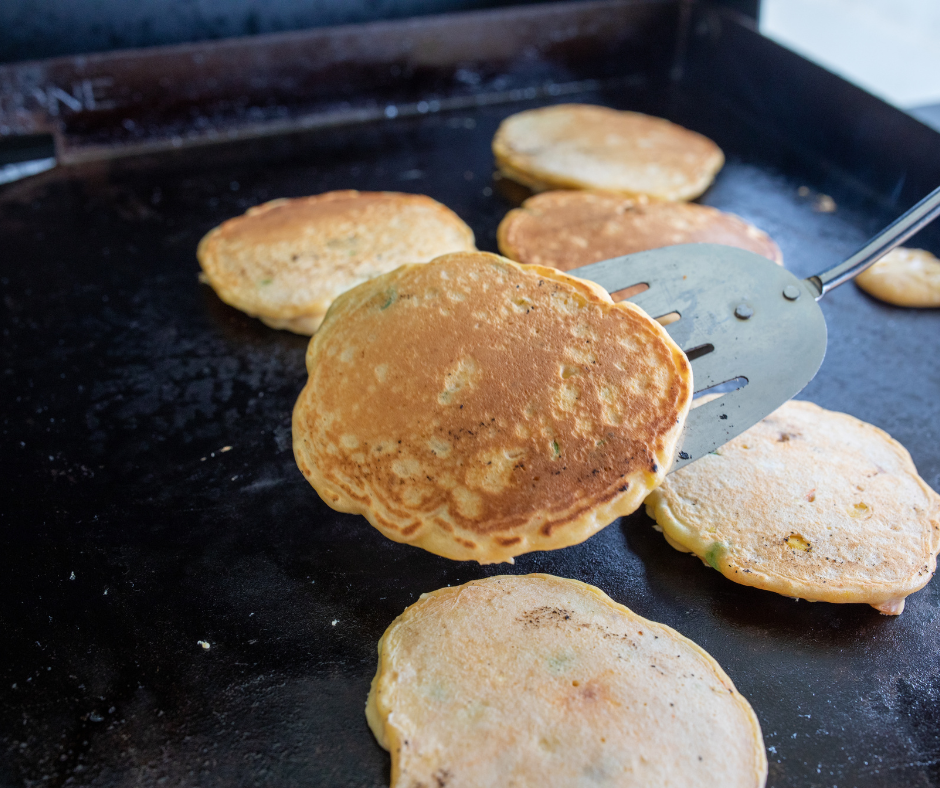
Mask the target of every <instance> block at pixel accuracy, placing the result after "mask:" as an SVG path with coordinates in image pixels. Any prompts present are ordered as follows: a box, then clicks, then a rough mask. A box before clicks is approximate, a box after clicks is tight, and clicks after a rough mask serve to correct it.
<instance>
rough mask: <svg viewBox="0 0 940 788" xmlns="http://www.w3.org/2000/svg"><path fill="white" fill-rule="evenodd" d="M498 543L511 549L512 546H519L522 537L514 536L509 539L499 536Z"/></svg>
mask: <svg viewBox="0 0 940 788" xmlns="http://www.w3.org/2000/svg"><path fill="white" fill-rule="evenodd" d="M496 541H497V542H498V543H499V544H501V545H502V546H503V547H509V546H510V545H514V544H519V542H521V541H522V537H520V536H512V537H508V538H507V537H504V536H497V537H496Z"/></svg>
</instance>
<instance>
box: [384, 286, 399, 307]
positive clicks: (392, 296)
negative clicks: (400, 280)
mask: <svg viewBox="0 0 940 788" xmlns="http://www.w3.org/2000/svg"><path fill="white" fill-rule="evenodd" d="M397 300H398V291H397V290H395V289H394V288H389V289H388V290H386V291H385V303H384V304H382V307H381V308H382V309H388V308H389V307H390V306H391V305H392V304H394V303H395V302H396V301H397Z"/></svg>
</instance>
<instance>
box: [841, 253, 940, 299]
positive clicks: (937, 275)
mask: <svg viewBox="0 0 940 788" xmlns="http://www.w3.org/2000/svg"><path fill="white" fill-rule="evenodd" d="M855 282H856V284H857V285H858V286H859V287H860V288H862V290H864V291H865V292H866V293H868V294H869V295H873V296H874V297H875V298H878V299H880V300H881V301H887V302H888V303H889V304H894V305H896V306H913V307H921V308H924V307H940V260H938V259H937V258H936V257H934V256H933V255H932V254H931V253H930V252H928V251H926V250H924V249H905V248H904V247H903V246H899V247H898V248H897V249H894V250H892V251H890V252H888V254H886V255H885V256H884V257H882V258H881V259H880V260H879V261H878V262H877V263H875V264H874V265H873V266H872V267H871V268H868V269H867V270H865V271H862V273H860V274H859V275H858V276H856V277H855Z"/></svg>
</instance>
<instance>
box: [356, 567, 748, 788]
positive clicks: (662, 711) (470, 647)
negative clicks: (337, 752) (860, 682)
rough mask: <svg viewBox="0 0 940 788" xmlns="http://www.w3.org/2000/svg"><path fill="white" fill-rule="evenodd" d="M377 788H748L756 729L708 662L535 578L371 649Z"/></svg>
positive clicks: (677, 638)
mask: <svg viewBox="0 0 940 788" xmlns="http://www.w3.org/2000/svg"><path fill="white" fill-rule="evenodd" d="M366 718H367V720H368V722H369V727H370V728H371V729H372V731H373V733H374V734H375V736H376V738H377V739H378V741H379V743H380V744H381V745H382V746H383V747H384V748H385V749H387V750H389V751H390V752H391V755H392V779H391V785H392V788H411V786H417V785H424V786H440V785H447V786H448V788H461V787H462V786H474V787H476V786H497V785H511V786H517V788H525V787H526V786H533V788H551V786H565V787H567V786H573V785H584V786H587V785H611V786H621V787H622V788H629V787H630V786H637V787H638V788H640V787H642V788H648V786H682V787H683V788H705V787H706V786H714V787H715V788H759V786H763V785H764V781H765V779H766V775H767V758H766V755H765V753H764V744H763V738H762V736H761V731H760V725H759V723H758V721H757V717H756V716H755V714H754V712H753V710H752V709H751V707H750V705H749V704H748V702H747V701H746V700H745V699H744V698H743V697H742V696H741V695H740V694H738V692H737V691H736V689H735V687H734V685H733V684H732V682H731V679H730V678H728V676H727V675H726V674H725V672H724V671H723V670H722V669H721V667H720V666H719V665H718V663H717V662H715V660H714V659H712V657H710V656H709V655H708V654H707V653H705V651H703V650H702V649H701V648H699V647H698V646H697V645H696V644H695V643H693V642H692V641H691V640H688V639H686V638H685V637H683V636H682V635H680V634H679V633H678V632H676V631H675V630H673V629H670V628H669V627H667V626H664V625H662V624H657V623H655V622H652V621H648V620H647V619H644V618H641V617H640V616H638V615H636V614H635V613H633V612H631V611H630V610H628V609H627V608H626V607H624V606H622V605H619V604H617V603H616V602H614V601H613V600H612V599H610V597H608V596H607V595H606V594H604V593H603V592H602V591H601V590H600V589H597V588H595V587H593V586H590V585H587V584H585V583H581V582H578V581H577V580H565V579H563V578H559V577H553V576H551V575H525V576H521V577H520V576H512V575H509V576H506V575H503V576H496V577H490V578H487V579H485V580H476V581H473V582H470V583H467V584H465V585H462V586H457V587H456V588H442V589H440V590H439V591H435V592H433V593H430V594H423V595H422V596H421V598H420V599H419V600H418V601H417V602H415V604H413V605H411V607H409V608H408V609H407V610H405V612H404V613H402V615H400V616H399V617H398V618H397V619H396V620H395V621H394V622H393V623H392V625H391V626H390V627H389V628H388V629H387V630H386V631H385V634H384V635H383V636H382V639H381V640H380V641H379V664H378V670H377V671H376V674H375V678H374V679H373V681H372V689H371V691H370V693H369V699H368V702H367V705H366Z"/></svg>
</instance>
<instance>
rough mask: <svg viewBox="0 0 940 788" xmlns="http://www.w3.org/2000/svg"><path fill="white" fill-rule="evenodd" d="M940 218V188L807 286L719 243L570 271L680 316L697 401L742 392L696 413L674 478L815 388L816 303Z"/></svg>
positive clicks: (820, 350)
mask: <svg viewBox="0 0 940 788" xmlns="http://www.w3.org/2000/svg"><path fill="white" fill-rule="evenodd" d="M938 214H940V188H938V189H936V190H935V191H933V192H932V193H931V194H930V195H929V196H927V197H925V198H924V199H923V200H921V201H920V202H919V203H918V204H917V205H915V206H914V207H913V208H911V210H909V211H908V212H907V213H905V214H904V215H903V216H902V217H901V218H899V219H898V220H897V221H895V222H894V223H893V224H891V225H890V226H889V227H887V228H886V229H885V230H883V231H882V232H881V233H879V234H878V235H876V236H875V237H874V238H872V239H871V240H870V241H869V242H868V243H867V244H866V245H865V246H864V247H862V248H861V249H860V250H859V251H858V252H856V253H855V254H854V255H852V256H851V257H850V258H849V259H848V260H846V261H845V262H844V263H842V264H840V265H837V266H835V267H834V268H830V269H829V270H828V271H824V272H822V273H821V274H816V275H815V276H811V277H809V278H808V279H798V278H797V277H796V276H794V275H793V274H791V273H790V272H789V271H787V270H786V269H784V268H782V267H781V266H779V265H777V264H776V263H773V262H771V261H770V260H768V259H766V258H764V257H761V256H760V255H757V254H754V253H753V252H746V251H744V250H743V249H736V248H734V247H730V246H719V245H717V244H684V245H681V246H668V247H665V248H663V249H654V250H651V251H648V252H640V253H638V254H631V255H626V256H625V257H615V258H613V259H611V260H604V261H603V262H600V263H593V264H591V265H586V266H583V267H581V268H577V269H574V270H572V271H568V273H570V274H573V275H574V276H580V277H582V278H584V279H590V280H592V281H594V282H597V283H598V284H599V285H601V286H602V287H604V288H606V289H607V291H608V292H611V293H613V292H616V291H618V290H623V289H626V288H628V287H631V286H634V285H643V284H645V285H648V289H647V290H644V291H643V292H641V293H638V294H637V295H634V296H632V297H630V298H629V300H630V301H631V302H633V303H634V304H637V305H638V306H640V307H642V308H643V309H644V310H645V311H646V312H647V313H648V314H649V315H651V316H653V317H662V316H664V315H669V314H671V313H673V312H678V313H679V315H680V317H679V319H678V320H677V321H676V322H674V323H671V324H669V325H668V326H667V328H666V330H667V331H668V332H669V334H670V335H671V336H672V338H673V339H674V340H675V341H676V342H677V343H678V345H679V346H680V347H681V348H682V349H683V350H684V351H685V352H686V354H687V355H688V356H689V360H690V361H691V362H692V373H693V376H694V384H695V391H696V393H698V392H701V391H704V390H705V389H710V388H713V387H715V386H717V385H719V384H722V383H729V382H731V381H735V382H737V383H738V384H740V385H741V387H740V388H737V389H736V390H734V391H731V392H729V393H727V394H725V395H724V396H721V397H719V398H718V399H715V400H712V401H711V402H707V403H705V404H704V405H701V406H699V407H697V408H693V410H692V411H691V412H690V413H689V417H688V420H687V421H686V427H685V435H684V437H683V442H682V449H681V450H680V451H679V453H678V456H677V458H676V462H675V465H674V466H673V468H672V470H676V469H677V468H681V467H682V466H683V465H685V464H687V463H690V462H692V461H693V460H697V459H698V458H699V457H702V456H703V455H705V454H707V453H708V452H710V451H713V450H714V449H717V448H718V447H719V446H721V445H722V444H724V443H727V442H728V441H729V440H731V439H732V438H734V437H735V436H736V435H739V434H740V433H742V432H744V430H746V429H747V428H748V427H751V426H752V425H754V424H756V423H757V422H758V421H760V420H761V419H762V418H764V416H767V415H768V414H770V413H772V412H773V411H774V410H776V409H777V408H778V407H780V406H781V405H782V404H783V403H784V402H786V401H787V400H788V399H790V398H791V397H793V396H794V395H795V394H797V393H799V392H800V390H802V388H803V387H804V386H805V385H806V384H807V383H809V382H810V381H811V380H812V379H813V376H814V375H815V374H816V371H817V370H818V369H819V366H820V364H822V360H823V357H824V356H825V355H826V321H825V319H824V318H823V313H822V310H821V309H820V308H819V306H818V305H817V303H816V301H817V300H819V299H820V298H822V297H823V296H824V295H825V294H826V293H828V292H829V291H830V290H832V288H834V287H838V286H839V285H840V284H842V283H843V282H847V281H848V280H849V279H852V278H853V277H854V276H856V275H857V274H859V273H861V272H862V271H864V270H865V269H866V268H868V267H869V266H870V265H872V263H874V262H875V261H876V260H878V259H879V258H880V257H882V256H883V255H884V254H886V253H887V252H889V251H890V250H891V249H893V248H894V247H895V246H897V245H898V244H900V243H903V242H904V241H905V240H906V239H907V238H909V237H910V236H911V235H913V234H914V233H915V232H917V231H918V230H919V229H921V228H922V227H923V226H924V225H926V224H928V223H929V222H930V221H932V220H933V219H934V218H935V217H936V216H937V215H938Z"/></svg>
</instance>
